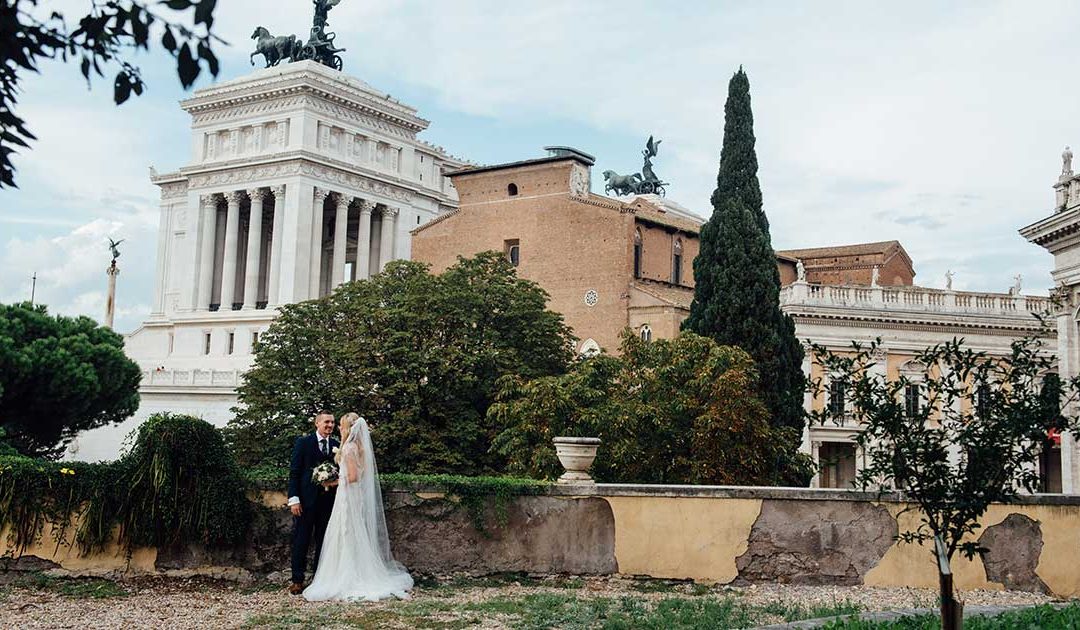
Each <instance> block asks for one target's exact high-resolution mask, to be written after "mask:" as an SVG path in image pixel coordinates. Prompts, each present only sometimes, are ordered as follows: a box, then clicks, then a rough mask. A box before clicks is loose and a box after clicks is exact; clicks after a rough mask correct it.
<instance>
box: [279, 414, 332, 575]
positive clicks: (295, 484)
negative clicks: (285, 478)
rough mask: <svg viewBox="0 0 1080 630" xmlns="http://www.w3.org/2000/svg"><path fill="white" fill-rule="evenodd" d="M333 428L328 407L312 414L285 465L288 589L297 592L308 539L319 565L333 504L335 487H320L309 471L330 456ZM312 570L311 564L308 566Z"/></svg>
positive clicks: (303, 566)
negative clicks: (310, 427)
mask: <svg viewBox="0 0 1080 630" xmlns="http://www.w3.org/2000/svg"><path fill="white" fill-rule="evenodd" d="M333 431H334V415H333V414H331V413H330V412H329V411H320V412H319V413H317V414H315V432H314V433H309V434H307V435H304V436H301V437H299V438H297V439H296V444H295V445H294V446H293V452H292V463H291V465H290V466H289V509H290V510H291V511H292V514H293V538H292V583H291V584H289V592H290V593H292V594H293V595H299V594H300V593H301V592H303V590H304V570H305V569H306V568H307V554H308V548H309V547H310V546H311V543H312V542H314V543H315V567H317V566H318V565H319V552H320V551H321V550H322V543H323V535H324V534H325V533H326V524H327V523H328V522H329V521H330V511H331V510H332V509H333V507H334V494H335V490H336V489H335V488H330V489H328V490H327V489H323V488H320V487H319V486H317V485H316V484H315V483H314V482H312V481H311V471H312V470H313V469H314V468H315V467H316V466H318V465H319V464H321V463H322V462H325V461H327V460H331V459H333V457H334V449H335V448H337V446H338V442H337V440H335V439H334V438H333V437H331V434H332V433H333ZM312 570H313V571H314V567H313V568H312Z"/></svg>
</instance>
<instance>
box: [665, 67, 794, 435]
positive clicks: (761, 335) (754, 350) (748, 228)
mask: <svg viewBox="0 0 1080 630" xmlns="http://www.w3.org/2000/svg"><path fill="white" fill-rule="evenodd" d="M724 114H725V118H724V146H723V149H722V151H721V153H720V170H719V173H718V175H717V180H716V190H715V191H714V192H713V195H712V205H713V214H712V217H711V218H710V219H709V220H708V221H707V222H706V223H705V224H704V225H703V226H702V228H701V236H700V242H701V245H700V247H701V248H700V252H699V253H698V255H697V257H696V258H695V259H694V282H695V287H694V301H693V303H692V304H691V305H690V315H689V317H688V318H687V319H686V321H684V322H683V330H687V331H692V332H695V333H697V334H699V335H704V336H706V337H711V338H713V339H715V340H716V342H717V343H719V344H721V345H730V346H738V347H740V348H742V349H744V350H746V351H747V352H748V353H750V356H751V357H752V358H753V359H754V363H755V364H756V365H757V367H758V372H759V373H760V375H761V377H760V387H759V391H760V392H761V398H762V401H763V402H764V403H765V406H766V407H767V408H768V410H769V413H770V417H771V421H772V423H773V424H774V426H778V427H788V428H791V429H794V430H795V431H796V433H794V434H792V435H794V436H796V438H794V439H797V435H798V432H801V431H802V428H803V426H804V422H803V416H802V394H803V389H804V379H803V374H802V359H803V350H802V346H801V345H800V344H799V341H798V339H797V338H796V337H795V324H794V322H792V320H791V318H790V317H788V316H787V315H785V314H784V313H783V312H782V311H781V310H780V274H779V271H778V270H777V267H776V253H775V252H774V251H773V248H772V241H771V239H770V236H769V222H768V219H767V218H766V217H765V212H764V210H763V209H762V201H761V188H760V186H759V184H758V179H757V170H758V164H757V155H756V153H755V150H754V143H755V139H754V117H753V113H752V111H751V108H750V82H749V80H748V79H747V77H746V74H745V73H744V72H743V71H742V68H740V69H739V71H738V72H737V73H735V76H733V77H732V78H731V82H730V84H729V87H728V100H727V104H726V105H725V106H724Z"/></svg>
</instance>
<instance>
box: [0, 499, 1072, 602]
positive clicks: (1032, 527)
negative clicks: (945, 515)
mask: <svg viewBox="0 0 1080 630" xmlns="http://www.w3.org/2000/svg"><path fill="white" fill-rule="evenodd" d="M421 490H423V491H417V490H406V489H389V490H388V491H387V492H385V500H386V507H387V512H386V514H387V524H388V527H389V529H390V538H391V542H392V546H393V550H394V553H395V555H396V556H397V557H398V559H400V560H401V561H403V562H404V563H405V564H406V566H408V567H410V569H412V570H413V571H415V572H418V573H451V572H465V573H470V574H486V573H496V572H509V571H528V572H536V573H568V574H578V575H582V574H600V575H603V574H612V573H621V574H626V575H647V576H653V577H658V578H690V579H695V580H699V581H703V582H719V583H725V584H727V583H735V584H747V583H763V582H786V583H787V582H790V583H801V584H838V585H850V584H866V585H874V586H913V587H923V588H934V587H936V586H937V573H936V570H935V566H934V563H933V560H932V557H931V554H930V548H929V547H926V546H918V545H907V544H901V543H897V542H896V541H895V540H894V537H895V536H896V535H897V533H898V532H900V531H906V530H910V529H912V528H914V527H915V526H916V525H917V524H918V514H917V513H916V512H914V511H907V512H904V511H903V510H904V507H905V505H904V504H902V503H898V502H895V501H882V500H879V499H880V497H877V496H876V495H871V494H867V493H859V492H852V491H842V490H807V489H785V488H734V487H732V488H727V487H725V488H718V487H700V486H631V485H608V484H600V485H597V486H595V487H593V488H587V487H576V488H566V487H554V488H551V489H550V490H549V491H548V492H547V494H546V495H541V496H529V497H518V498H516V499H512V500H511V501H510V502H509V503H508V504H507V505H505V506H504V507H505V510H504V511H502V512H501V514H502V516H500V510H498V509H496V507H495V504H494V503H493V502H489V504H488V506H487V509H486V511H485V513H484V522H485V527H484V531H479V530H477V529H476V528H475V527H474V526H473V524H472V519H471V517H470V515H469V513H468V511H467V510H466V509H464V508H463V507H462V506H461V505H460V503H459V502H458V501H456V500H455V498H454V497H447V496H445V495H444V494H442V493H441V492H438V491H437V490H436V489H421ZM253 496H254V498H257V499H258V500H259V501H260V502H261V503H262V504H263V505H264V506H265V509H261V510H258V513H257V515H256V520H255V525H254V527H253V531H252V534H251V536H250V539H249V544H248V545H247V546H246V547H244V548H240V549H227V550H205V549H199V548H196V547H186V548H180V549H162V550H154V549H140V550H136V552H135V553H134V554H133V555H132V557H131V560H130V563H129V561H128V559H127V557H126V556H125V554H124V553H123V552H122V551H121V550H119V549H117V548H116V547H115V546H112V547H110V548H109V549H107V550H106V551H105V552H103V553H100V554H95V555H92V556H88V557H82V556H79V554H78V553H77V552H76V551H74V550H72V549H71V548H69V547H67V546H66V545H61V546H60V547H59V548H57V546H56V544H55V542H54V540H53V538H52V532H51V531H49V530H47V531H45V532H44V535H43V537H42V540H41V542H40V543H38V544H36V545H33V546H32V547H31V548H30V549H28V550H26V552H25V553H23V554H21V556H20V557H18V558H14V553H13V551H12V550H11V549H10V548H8V547H7V546H6V545H7V544H8V538H7V532H0V536H2V538H0V556H4V557H7V558H8V559H9V562H8V565H9V566H13V567H14V568H17V569H56V568H59V569H61V570H66V571H69V572H71V573H75V574H98V575H104V574H116V573H131V574H139V573H163V574H174V575H176V574H181V575H183V574H191V573H206V574H211V575H217V576H221V577H243V576H245V575H258V574H268V573H273V572H276V571H282V570H284V569H285V568H286V566H287V565H288V546H289V528H290V517H289V515H288V512H287V510H286V509H285V495H284V494H283V493H282V492H280V491H276V490H274V491H266V492H262V493H260V494H258V495H253ZM982 525H983V526H982V528H980V529H979V530H977V531H976V532H975V536H974V538H975V539H977V540H978V541H979V542H980V543H981V544H982V545H983V546H985V547H987V548H988V549H989V550H990V551H989V552H988V553H987V554H986V556H985V558H978V557H976V558H975V559H974V560H970V561H969V560H965V559H963V558H960V557H957V558H956V559H954V562H953V571H954V574H955V576H956V577H955V579H956V584H957V587H958V588H960V589H974V588H981V589H1003V588H1010V589H1018V590H1030V591H1042V592H1050V593H1053V594H1055V595H1058V596H1062V597H1076V596H1080V562H1077V558H1080V534H1078V533H1077V532H1080V497H1075V496H1060V495H1040V496H1034V497H1024V498H1023V499H1022V501H1021V502H1020V503H1019V504H1016V505H995V506H992V507H991V508H990V510H989V511H988V512H987V514H986V516H985V517H984V518H983V519H982ZM69 534H70V531H69ZM0 566H2V564H0Z"/></svg>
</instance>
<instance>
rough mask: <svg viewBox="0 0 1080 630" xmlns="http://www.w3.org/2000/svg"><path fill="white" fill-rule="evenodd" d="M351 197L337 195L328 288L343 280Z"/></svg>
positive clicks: (335, 286) (331, 288) (332, 287)
mask: <svg viewBox="0 0 1080 630" xmlns="http://www.w3.org/2000/svg"><path fill="white" fill-rule="evenodd" d="M351 202H352V197H351V196H349V195H345V194H341V193H339V194H338V195H337V213H336V214H335V215H334V253H333V256H332V257H331V258H330V269H331V272H330V282H331V284H330V290H333V289H335V288H337V286H338V285H340V284H341V283H343V282H345V245H346V240H345V238H346V236H348V231H349V203H351Z"/></svg>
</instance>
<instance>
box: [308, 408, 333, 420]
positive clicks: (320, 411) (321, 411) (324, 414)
mask: <svg viewBox="0 0 1080 630" xmlns="http://www.w3.org/2000/svg"><path fill="white" fill-rule="evenodd" d="M332 415H334V414H333V413H331V412H329V411H327V410H325V409H320V410H318V411H316V412H315V415H314V417H312V420H314V419H315V418H318V417H319V416H332Z"/></svg>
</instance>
